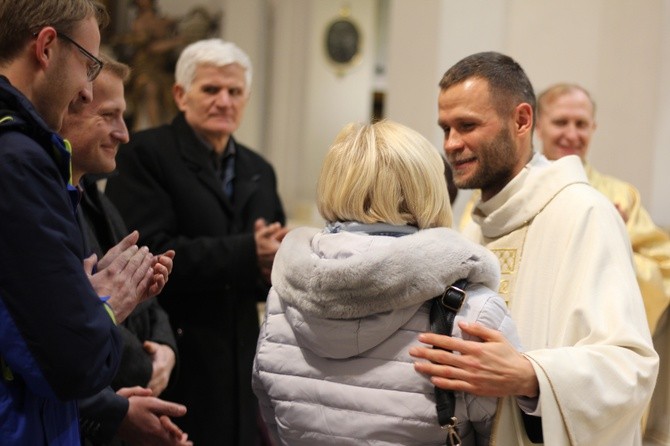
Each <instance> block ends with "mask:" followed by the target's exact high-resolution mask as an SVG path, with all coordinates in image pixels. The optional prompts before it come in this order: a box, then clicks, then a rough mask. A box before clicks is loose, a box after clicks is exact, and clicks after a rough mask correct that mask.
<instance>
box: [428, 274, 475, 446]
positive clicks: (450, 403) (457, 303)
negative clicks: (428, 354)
mask: <svg viewBox="0 0 670 446" xmlns="http://www.w3.org/2000/svg"><path fill="white" fill-rule="evenodd" d="M467 286H468V281H467V279H460V280H457V281H456V282H454V284H453V285H451V286H450V287H448V288H447V289H446V290H444V293H443V294H442V295H441V296H437V297H435V298H433V303H432V305H431V307H430V330H431V331H432V332H433V333H438V334H445V335H448V336H451V332H452V330H453V328H454V320H455V319H456V313H458V311H459V310H460V309H461V306H462V305H463V302H464V301H465V288H466V287H467ZM435 406H436V408H437V420H438V422H439V423H440V426H441V427H442V429H446V431H447V441H446V443H445V444H446V445H447V446H457V445H460V444H461V438H460V437H459V435H458V430H457V428H456V425H457V424H458V420H457V419H456V417H455V416H454V413H455V410H456V398H455V397H454V392H453V391H451V390H443V389H440V388H438V387H435Z"/></svg>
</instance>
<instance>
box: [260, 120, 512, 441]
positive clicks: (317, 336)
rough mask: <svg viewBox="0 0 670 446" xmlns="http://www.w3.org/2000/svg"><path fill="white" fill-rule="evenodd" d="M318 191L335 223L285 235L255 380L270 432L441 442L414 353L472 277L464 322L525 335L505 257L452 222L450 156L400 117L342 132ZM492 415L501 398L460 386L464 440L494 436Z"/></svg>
mask: <svg viewBox="0 0 670 446" xmlns="http://www.w3.org/2000/svg"><path fill="white" fill-rule="evenodd" d="M317 195H318V198H317V199H318V208H319V212H320V213H321V215H322V216H323V217H324V218H325V219H326V221H327V222H328V224H327V226H326V227H325V228H324V229H322V230H319V229H311V228H300V229H296V230H293V231H291V232H290V233H289V234H288V235H287V236H286V238H285V239H284V241H283V243H282V245H281V247H280V249H279V251H278V253H277V256H276V258H275V263H274V268H273V271H272V283H273V288H272V289H271V291H270V294H269V296H268V302H267V303H268V305H267V314H266V319H265V322H264V325H263V327H262V329H261V334H260V337H259V341H258V347H257V352H256V359H255V364H254V378H253V385H254V390H255V392H256V395H257V396H258V398H259V400H260V403H261V406H262V412H263V417H264V419H265V422H266V423H267V425H268V427H269V430H270V432H271V434H272V435H273V436H274V439H275V440H276V442H277V444H284V445H292V446H294V445H315V444H318V445H340V446H341V445H361V444H375V445H444V444H445V441H446V439H447V432H446V431H445V430H442V429H441V428H440V426H439V424H438V421H437V415H436V408H435V397H434V387H433V385H432V383H431V382H430V380H429V379H428V378H426V377H425V376H424V375H421V374H419V373H418V372H416V371H415V370H414V367H413V360H412V358H411V357H410V355H409V354H408V350H409V349H410V347H412V346H416V345H419V343H418V341H417V335H418V334H419V333H421V332H424V331H428V330H429V328H430V323H429V312H430V305H431V301H432V298H433V297H435V296H437V295H440V294H442V293H443V292H444V290H445V288H447V287H449V286H450V285H451V284H453V283H454V282H455V281H457V280H458V279H462V278H466V279H467V280H468V283H469V284H468V286H467V289H466V292H467V297H466V299H465V303H464V305H463V307H462V309H461V311H460V312H459V314H458V316H457V318H456V320H457V321H459V320H462V319H465V320H468V321H472V322H475V321H476V322H479V323H482V324H484V325H486V326H489V327H494V328H497V329H499V330H501V331H503V332H504V333H505V335H506V336H508V337H510V338H511V339H516V331H515V328H514V325H513V323H512V320H511V319H510V318H509V315H508V313H507V312H506V309H505V303H504V302H503V301H502V299H501V298H500V297H499V296H497V295H496V294H495V293H494V292H493V291H491V288H494V287H497V285H498V280H499V272H498V262H497V260H496V259H495V257H493V255H492V254H491V253H489V252H488V251H487V250H486V249H484V248H482V247H480V246H479V245H476V244H473V243H471V242H469V241H467V240H466V239H464V238H463V237H461V236H460V235H459V234H458V233H456V232H455V231H453V230H451V229H449V227H450V226H451V219H452V216H451V208H450V205H449V197H448V194H447V187H446V183H445V177H444V163H443V162H442V159H441V157H440V155H439V154H438V152H437V150H436V149H435V148H434V147H433V146H432V145H431V144H430V143H429V142H428V141H427V140H426V139H425V138H424V137H422V136H421V135H419V134H418V133H417V132H415V131H413V130H411V129H409V128H407V127H404V126H402V125H400V124H398V123H395V122H391V121H381V122H378V123H375V124H372V125H356V124H350V125H348V126H346V127H345V128H344V129H343V130H342V131H341V132H340V134H339V135H338V136H337V138H336V139H335V142H334V143H333V145H332V147H331V148H330V150H329V152H328V154H327V155H326V159H325V162H324V165H323V168H322V171H321V175H320V178H319V183H318V193H317ZM454 336H461V332H460V330H459V329H458V327H457V324H456V325H455V328H454ZM495 409H496V399H495V398H481V397H474V396H472V395H464V394H462V393H457V394H456V411H455V416H456V418H457V421H458V422H457V428H458V434H459V435H460V437H461V440H462V444H463V445H464V446H465V445H486V444H488V442H489V432H490V428H491V423H492V419H493V416H494V413H495Z"/></svg>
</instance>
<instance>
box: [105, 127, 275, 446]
mask: <svg viewBox="0 0 670 446" xmlns="http://www.w3.org/2000/svg"><path fill="white" fill-rule="evenodd" d="M236 150H237V152H236V158H235V182H234V195H233V200H232V201H233V202H232V203H231V202H230V201H229V200H228V199H227V198H226V196H225V195H224V193H223V189H222V186H221V181H220V179H219V178H218V177H217V175H216V173H215V170H214V167H213V165H212V161H211V156H210V150H209V149H208V147H207V146H206V145H205V144H204V143H203V142H202V141H201V140H200V139H199V138H198V137H197V136H196V134H195V133H194V131H193V130H192V129H191V127H190V126H189V125H188V124H187V122H186V120H185V118H184V116H183V114H179V115H178V116H177V117H176V118H175V119H174V120H173V122H172V123H171V124H169V125H165V126H161V127H158V128H154V129H150V130H145V131H142V132H139V133H137V134H135V135H133V136H132V137H131V142H130V143H129V144H127V145H125V146H122V147H121V148H120V151H119V154H118V156H117V163H118V175H117V176H115V177H113V178H110V179H109V180H108V183H107V188H106V195H107V196H108V197H109V198H110V199H111V200H112V201H113V202H114V204H116V206H117V207H118V209H119V211H120V212H121V215H122V216H123V218H124V220H125V222H126V224H127V226H128V228H129V229H130V230H133V229H137V230H139V232H140V243H142V244H146V245H147V246H149V248H150V249H151V250H152V252H155V253H158V252H163V251H165V250H167V249H174V250H175V251H176V257H175V259H174V269H173V272H172V274H171V276H170V280H169V281H168V284H167V286H166V287H165V289H164V291H163V293H162V294H161V296H160V298H159V301H160V303H161V305H162V306H163V307H164V308H165V310H166V311H167V312H168V314H169V315H170V321H171V323H172V327H173V328H174V329H175V330H176V332H177V343H178V349H179V352H180V359H181V361H180V373H179V377H178V380H177V383H176V386H175V389H174V393H173V394H172V395H171V396H172V399H174V400H176V401H179V402H181V403H184V404H186V405H187V406H188V414H187V416H186V418H184V419H177V420H176V422H177V423H179V424H180V425H181V426H183V427H184V429H185V431H186V432H187V433H188V434H189V438H190V439H192V440H193V441H194V442H197V444H199V445H203V444H204V445H207V444H212V445H222V444H226V445H235V444H238V445H245V446H246V445H250V444H253V442H254V439H255V433H256V431H257V428H256V422H257V421H256V413H257V403H256V400H255V397H254V395H253V392H252V390H251V367H252V363H253V357H254V353H255V348H256V341H257V338H258V313H257V310H256V303H257V302H258V301H259V300H264V299H265V297H266V295H267V291H268V286H267V284H265V283H263V281H262V279H261V276H260V271H259V268H258V266H257V257H256V247H255V242H254V236H253V227H254V222H255V221H256V219H258V218H264V219H265V220H266V221H267V222H275V221H279V222H281V223H282V224H283V223H284V221H285V217H284V211H283V208H282V204H281V201H280V199H279V196H278V194H277V190H276V177H275V173H274V170H273V168H272V166H271V165H270V164H269V163H268V162H267V161H265V160H264V159H263V158H262V157H261V156H260V155H258V154H256V153H254V152H253V151H251V150H249V149H248V148H246V147H245V146H243V145H241V144H239V143H236Z"/></svg>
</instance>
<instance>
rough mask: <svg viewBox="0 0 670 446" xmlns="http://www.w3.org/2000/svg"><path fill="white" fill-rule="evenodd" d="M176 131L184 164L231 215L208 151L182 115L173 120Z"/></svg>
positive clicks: (231, 211)
mask: <svg viewBox="0 0 670 446" xmlns="http://www.w3.org/2000/svg"><path fill="white" fill-rule="evenodd" d="M175 121H176V122H175V125H176V127H177V131H176V132H175V135H177V147H178V148H179V153H180V155H181V157H182V159H183V160H184V164H185V165H186V166H187V167H188V168H189V169H190V170H191V171H192V172H193V174H194V175H195V176H196V177H197V178H198V180H200V182H201V183H202V184H203V185H204V186H205V188H207V189H209V190H210V191H211V192H212V193H213V194H214V195H216V198H217V199H218V200H219V202H220V203H221V206H222V207H223V209H224V210H225V212H226V213H228V214H229V215H232V214H233V206H232V205H231V203H230V201H229V200H228V198H227V197H226V195H225V194H224V193H223V189H222V187H221V182H220V181H219V179H218V178H217V177H216V174H215V172H214V167H213V166H212V162H211V159H210V155H209V149H208V148H207V147H206V146H205V145H204V144H203V143H202V141H200V140H199V139H198V137H197V136H196V135H195V132H194V131H193V129H191V127H190V126H189V125H188V124H187V123H186V120H185V119H184V116H183V115H179V116H178V117H177V118H176V119H175Z"/></svg>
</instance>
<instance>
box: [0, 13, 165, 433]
mask: <svg viewBox="0 0 670 446" xmlns="http://www.w3.org/2000/svg"><path fill="white" fill-rule="evenodd" d="M107 19H108V18H107V15H106V12H105V10H104V7H103V6H102V5H101V4H99V3H98V2H96V1H95V0H21V1H19V2H15V1H10V0H0V194H1V196H2V199H0V443H1V444H2V445H3V446H7V445H43V444H49V445H78V444H80V439H79V429H78V410H77V404H76V399H77V398H84V397H87V396H91V395H93V394H95V393H96V392H98V391H100V390H101V389H103V388H104V387H106V386H107V385H108V384H109V383H110V382H111V381H112V378H113V377H114V375H115V373H116V369H117V367H118V364H119V360H120V357H121V344H122V341H121V337H120V335H119V332H118V330H117V328H116V326H115V323H120V322H121V321H123V320H124V319H125V318H126V316H127V315H128V314H129V313H130V312H131V311H132V310H133V308H134V307H135V306H136V305H137V304H138V303H139V302H140V301H142V300H144V299H146V298H148V297H149V296H151V295H155V294H156V293H157V292H159V291H160V290H161V289H162V287H163V285H164V284H165V282H166V280H167V276H168V274H169V272H170V271H171V268H172V261H171V259H169V258H156V257H154V256H153V255H151V253H150V252H149V251H148V249H147V248H146V247H143V248H139V247H138V246H136V245H135V243H136V242H137V239H138V237H139V236H138V234H137V233H136V232H134V233H132V234H131V235H129V236H128V237H126V238H125V239H124V240H123V241H122V242H121V243H120V244H118V245H117V246H115V247H114V248H113V249H111V250H110V251H109V252H108V253H107V254H106V255H105V256H104V257H103V258H102V259H100V260H99V261H97V258H96V257H95V256H92V257H91V258H88V259H85V260H84V258H83V256H84V251H83V246H82V239H81V234H80V232H79V228H78V226H77V222H76V219H75V207H76V205H77V203H78V200H79V193H78V191H77V190H76V189H75V188H74V187H72V185H71V184H70V151H69V144H68V143H67V142H66V141H64V140H63V139H62V138H61V137H59V136H58V134H57V133H56V132H57V131H59V130H60V128H61V125H62V122H63V118H64V116H65V113H66V111H67V108H68V105H69V104H70V102H72V101H73V100H75V99H77V100H79V101H81V102H84V103H88V102H90V101H91V100H92V86H91V82H92V80H93V79H95V77H96V76H97V75H98V73H99V72H100V69H101V68H102V63H101V62H100V61H99V60H98V59H97V57H96V56H95V54H97V52H98V47H99V44H100V31H99V26H100V25H104V24H105V22H106V21H107ZM82 261H83V266H82ZM96 261H97V263H96Z"/></svg>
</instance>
